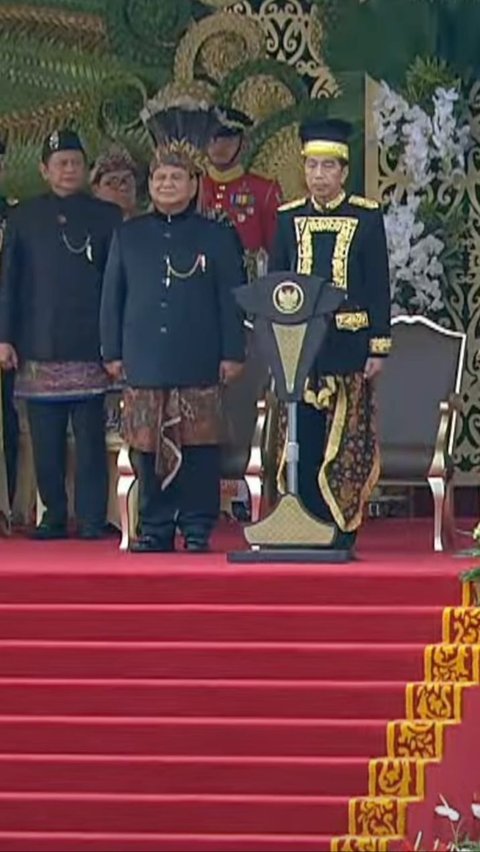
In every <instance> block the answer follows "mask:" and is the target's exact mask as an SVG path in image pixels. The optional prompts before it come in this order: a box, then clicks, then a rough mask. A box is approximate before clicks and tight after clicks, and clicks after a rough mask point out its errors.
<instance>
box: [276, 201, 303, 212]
mask: <svg viewBox="0 0 480 852" xmlns="http://www.w3.org/2000/svg"><path fill="white" fill-rule="evenodd" d="M306 203H307V199H306V198H297V199H296V200H295V201H287V203H286V204H281V205H280V207H279V208H278V212H279V213H283V212H284V211H285V210H294V209H295V207H303V205H304V204H306Z"/></svg>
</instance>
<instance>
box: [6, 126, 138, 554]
mask: <svg viewBox="0 0 480 852" xmlns="http://www.w3.org/2000/svg"><path fill="white" fill-rule="evenodd" d="M40 170H41V173H42V176H43V178H44V179H45V181H46V182H47V183H48V184H49V186H50V191H49V192H48V193H47V194H46V195H42V196H40V197H38V198H34V199H32V200H30V201H27V202H25V203H23V204H20V205H19V206H18V208H17V210H16V211H15V213H14V214H13V215H12V216H11V217H10V220H9V222H8V226H7V230H6V238H5V246H4V256H3V263H2V278H1V285H0V365H1V366H2V368H3V369H5V370H9V369H17V368H18V374H17V378H16V394H17V395H18V397H20V398H23V399H26V401H27V411H28V419H29V425H30V432H31V436H32V445H33V456H34V463H35V472H36V477H37V483H38V489H39V492H40V497H41V499H42V502H43V504H44V506H45V513H44V516H43V519H42V522H41V524H40V525H39V526H38V527H37V529H36V531H35V534H34V535H35V538H37V539H54V538H64V537H65V536H66V535H67V497H66V491H65V465H66V441H67V429H68V425H69V422H70V421H71V424H72V427H73V433H74V437H75V455H76V482H75V508H76V514H77V520H78V523H79V532H80V535H81V537H82V538H85V539H93V538H98V537H99V536H100V535H101V532H102V529H103V526H104V523H105V513H106V501H107V468H106V451H105V434H104V411H103V405H104V394H105V391H106V388H107V386H108V377H107V374H106V373H105V371H104V370H103V366H102V362H101V356H100V339H99V328H98V324H99V310H100V297H101V288H102V276H103V269H104V265H105V262H106V258H107V254H108V249H109V245H110V239H111V235H112V232H113V229H114V228H115V226H116V225H117V224H119V223H120V222H121V213H120V210H119V209H118V208H117V207H115V206H114V205H112V204H108V203H106V202H103V201H99V200H97V199H95V198H91V197H90V196H89V195H87V194H86V193H85V191H84V188H85V185H86V179H87V167H86V157H85V152H84V149H83V146H82V143H81V141H80V139H79V137H78V135H77V134H76V133H75V132H74V131H72V130H69V129H66V130H58V131H54V132H53V133H51V134H50V135H49V136H48V137H47V139H46V140H45V142H44V145H43V150H42V162H41V165H40Z"/></svg>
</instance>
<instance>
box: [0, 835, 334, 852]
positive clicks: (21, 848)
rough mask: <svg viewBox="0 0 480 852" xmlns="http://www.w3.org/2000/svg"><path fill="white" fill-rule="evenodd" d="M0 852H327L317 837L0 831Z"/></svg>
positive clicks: (323, 841)
mask: <svg viewBox="0 0 480 852" xmlns="http://www.w3.org/2000/svg"><path fill="white" fill-rule="evenodd" d="M0 852H330V837H329V836H328V837H326V836H325V835H323V836H322V835H320V834H313V835H308V834H296V835H295V834H291V835H286V834H262V835H259V834H236V835H235V834H202V835H196V834H146V833H144V832H142V833H141V834H126V833H125V832H123V833H122V834H105V833H103V834H94V833H91V834H85V833H82V834H80V833H73V832H71V833H60V832H55V833H51V834H49V833H40V832H36V833H29V832H18V833H8V832H0Z"/></svg>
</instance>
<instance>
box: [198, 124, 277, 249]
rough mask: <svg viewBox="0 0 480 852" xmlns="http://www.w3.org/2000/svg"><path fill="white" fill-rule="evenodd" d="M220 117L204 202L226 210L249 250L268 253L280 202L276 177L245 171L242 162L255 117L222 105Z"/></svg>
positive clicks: (211, 206) (206, 181) (212, 147)
mask: <svg viewBox="0 0 480 852" xmlns="http://www.w3.org/2000/svg"><path fill="white" fill-rule="evenodd" d="M220 114H221V121H222V123H221V124H220V125H219V126H218V129H217V131H216V133H215V136H214V138H213V139H212V141H211V142H210V145H209V147H208V155H209V160H210V162H209V164H208V174H207V175H206V176H205V178H204V179H203V203H204V205H205V207H206V208H207V209H210V210H216V211H218V212H220V211H223V212H224V213H226V214H227V215H228V216H229V218H230V220H231V221H232V223H233V224H234V225H235V227H236V229H237V232H238V235H239V237H240V239H241V241H242V244H243V247H244V249H245V250H246V251H247V252H251V253H257V252H258V251H259V250H260V249H263V250H264V251H266V252H267V253H268V252H269V251H270V249H271V247H272V242H273V237H274V234H275V227H276V221H277V208H278V205H279V204H280V202H281V197H282V193H281V189H280V186H279V185H278V183H276V181H272V180H267V178H264V177H261V176H260V175H257V174H254V173H253V172H245V170H244V168H243V166H242V162H241V161H242V155H243V152H244V142H245V132H246V131H247V130H248V128H249V127H251V126H252V125H253V121H252V120H251V119H250V118H249V117H248V116H247V115H245V113H243V112H240V111H239V110H235V109H221V110H220Z"/></svg>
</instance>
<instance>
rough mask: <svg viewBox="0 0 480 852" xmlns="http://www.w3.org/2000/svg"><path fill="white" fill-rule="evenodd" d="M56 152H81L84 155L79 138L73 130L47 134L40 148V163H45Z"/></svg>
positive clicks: (55, 131)
mask: <svg viewBox="0 0 480 852" xmlns="http://www.w3.org/2000/svg"><path fill="white" fill-rule="evenodd" d="M57 151H81V152H82V154H85V149H84V147H83V145H82V142H81V140H80V137H79V135H78V133H76V132H75V130H71V129H69V128H63V129H61V130H54V131H53V133H49V135H48V136H47V138H46V139H45V140H44V143H43V146H42V162H43V163H47V162H48V160H49V159H50V157H51V156H52V154H55V153H56V152H57Z"/></svg>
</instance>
